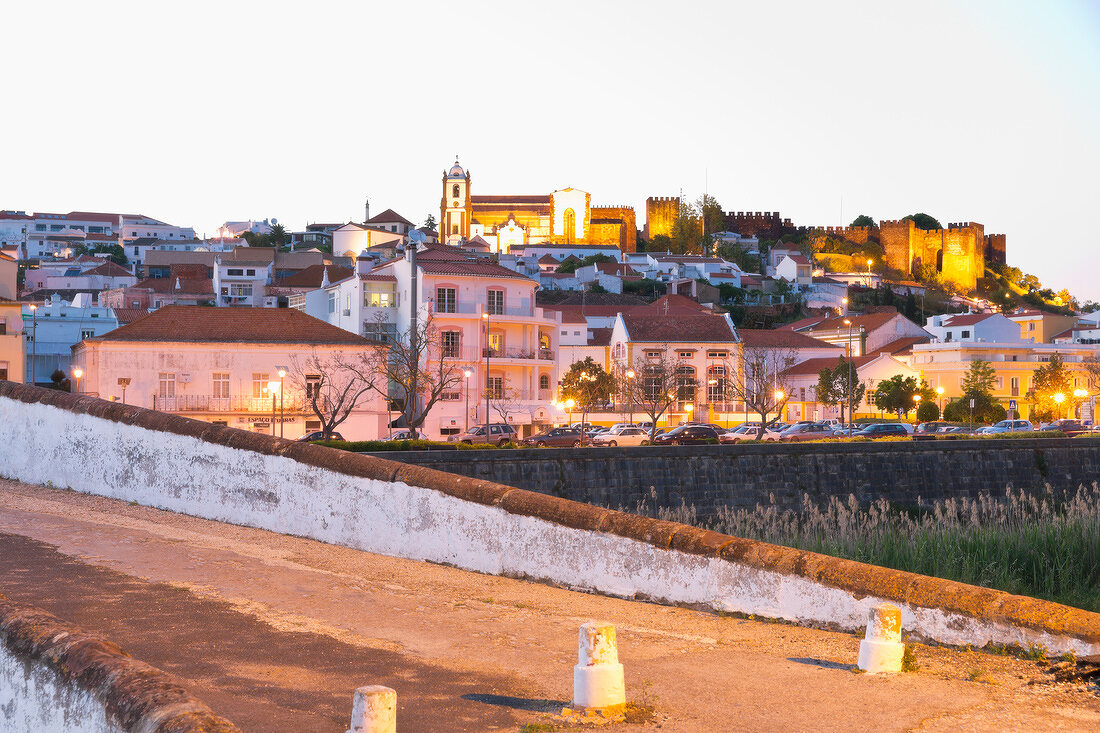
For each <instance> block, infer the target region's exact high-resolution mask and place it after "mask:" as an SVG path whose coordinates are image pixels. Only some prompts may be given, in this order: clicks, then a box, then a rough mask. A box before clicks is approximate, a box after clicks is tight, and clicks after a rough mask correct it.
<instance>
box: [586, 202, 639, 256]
mask: <svg viewBox="0 0 1100 733" xmlns="http://www.w3.org/2000/svg"><path fill="white" fill-rule="evenodd" d="M588 243H589V244H610V245H616V246H618V248H619V249H620V250H622V251H623V252H635V251H637V249H638V222H637V219H636V218H635V215H634V208H633V207H631V206H593V207H592V225H591V228H590V229H589V231H588Z"/></svg>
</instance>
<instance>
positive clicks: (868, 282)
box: [867, 260, 874, 288]
mask: <svg viewBox="0 0 1100 733" xmlns="http://www.w3.org/2000/svg"><path fill="white" fill-rule="evenodd" d="M872 262H874V260H867V287H868V288H870V287H871V263H872Z"/></svg>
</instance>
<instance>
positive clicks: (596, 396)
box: [561, 356, 615, 425]
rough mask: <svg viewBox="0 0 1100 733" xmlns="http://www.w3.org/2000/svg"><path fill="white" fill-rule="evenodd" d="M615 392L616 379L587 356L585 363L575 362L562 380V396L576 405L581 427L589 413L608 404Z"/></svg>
mask: <svg viewBox="0 0 1100 733" xmlns="http://www.w3.org/2000/svg"><path fill="white" fill-rule="evenodd" d="M614 392H615V378H614V377H612V376H611V375H610V374H608V373H607V371H606V370H604V368H603V367H602V366H600V365H599V364H597V363H596V362H595V361H594V360H593V359H592V357H591V356H586V357H585V358H584V361H575V362H573V363H572V364H571V365H570V367H569V371H567V372H566V373H565V375H564V376H562V378H561V396H562V398H563V399H567V400H568V399H571V400H573V402H574V403H575V404H576V409H578V410H580V413H581V425H584V423H585V421H586V419H587V417H588V413H589V412H591V411H592V409H593V408H594V407H598V406H600V405H605V404H607V403H608V402H609V401H610V400H611V395H612V394H613V393H614Z"/></svg>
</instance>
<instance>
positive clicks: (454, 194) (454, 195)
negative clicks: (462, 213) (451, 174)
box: [451, 183, 458, 198]
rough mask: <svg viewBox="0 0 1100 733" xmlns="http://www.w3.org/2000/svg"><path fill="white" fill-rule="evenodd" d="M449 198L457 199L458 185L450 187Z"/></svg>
mask: <svg viewBox="0 0 1100 733" xmlns="http://www.w3.org/2000/svg"><path fill="white" fill-rule="evenodd" d="M451 198H458V184H457V183H456V184H455V185H453V186H451Z"/></svg>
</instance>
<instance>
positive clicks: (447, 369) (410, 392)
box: [368, 315, 488, 437]
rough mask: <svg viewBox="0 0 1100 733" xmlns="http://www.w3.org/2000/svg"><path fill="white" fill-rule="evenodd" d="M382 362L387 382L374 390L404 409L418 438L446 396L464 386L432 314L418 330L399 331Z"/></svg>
mask: <svg viewBox="0 0 1100 733" xmlns="http://www.w3.org/2000/svg"><path fill="white" fill-rule="evenodd" d="M368 358H369V357H368ZM378 361H379V366H378V369H379V371H381V372H382V374H384V375H385V379H384V380H381V379H380V380H378V382H376V383H375V386H374V388H375V390H376V391H378V392H379V393H380V394H381V395H382V397H383V398H384V399H390V398H392V399H393V402H395V403H397V404H399V405H400V406H401V414H402V417H403V418H404V421H405V427H406V428H407V429H409V430H411V431H412V433H413V436H414V437H415V436H416V435H417V433H418V431H419V428H420V426H421V425H423V424H424V420H425V419H426V418H427V417H428V413H429V412H431V409H432V408H433V407H435V403H437V402H439V400H440V399H442V397H443V394H444V393H445V392H453V391H456V388H457V387H458V385H459V384H461V383H462V369H461V367H459V365H458V362H457V357H451V356H445V355H444V351H443V343H442V340H441V337H440V335H439V332H438V331H437V330H436V328H435V324H434V320H433V318H432V316H431V315H429V316H428V317H426V318H421V319H418V320H417V325H416V328H415V329H414V328H409V329H406V330H405V331H403V332H399V333H398V334H397V335H396V337H395V338H394V340H393V343H392V344H390V347H389V349H388V350H387V351H386V353H385V355H384V358H381V359H379V360H378ZM486 417H488V416H486Z"/></svg>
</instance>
